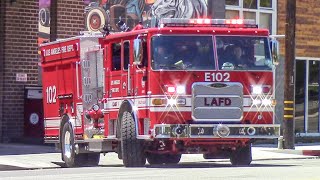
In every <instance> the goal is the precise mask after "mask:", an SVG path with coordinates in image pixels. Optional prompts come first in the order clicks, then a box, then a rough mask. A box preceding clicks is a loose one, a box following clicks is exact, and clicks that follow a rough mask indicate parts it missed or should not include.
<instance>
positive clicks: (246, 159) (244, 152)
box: [230, 143, 252, 166]
mask: <svg viewBox="0 0 320 180" xmlns="http://www.w3.org/2000/svg"><path fill="white" fill-rule="evenodd" d="M230 161H231V164H232V165H234V166H249V165H250V164H251V162H252V152H251V143H250V144H248V145H246V146H244V147H240V148H238V149H237V150H235V151H233V152H232V153H231V157H230Z"/></svg>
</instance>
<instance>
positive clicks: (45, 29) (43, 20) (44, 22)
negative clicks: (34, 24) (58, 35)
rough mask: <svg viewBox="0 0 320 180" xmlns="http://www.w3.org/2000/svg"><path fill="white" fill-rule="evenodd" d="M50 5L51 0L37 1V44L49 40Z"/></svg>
mask: <svg viewBox="0 0 320 180" xmlns="http://www.w3.org/2000/svg"><path fill="white" fill-rule="evenodd" d="M50 4H51V0H39V23H38V24H39V37H38V43H39V44H41V43H43V42H44V41H48V40H49V39H50Z"/></svg>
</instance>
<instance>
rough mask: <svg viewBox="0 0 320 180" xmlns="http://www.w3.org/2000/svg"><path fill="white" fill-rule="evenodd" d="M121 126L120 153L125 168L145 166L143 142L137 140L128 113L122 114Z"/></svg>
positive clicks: (133, 125)
mask: <svg viewBox="0 0 320 180" xmlns="http://www.w3.org/2000/svg"><path fill="white" fill-rule="evenodd" d="M121 122H122V125H121V151H122V159H123V164H124V166H126V167H141V166H144V165H145V164H146V157H145V154H144V146H143V141H142V140H139V139H137V136H136V131H137V130H136V126H135V121H134V119H133V117H132V115H131V113H130V112H127V111H126V112H124V113H123V116H122V121H121Z"/></svg>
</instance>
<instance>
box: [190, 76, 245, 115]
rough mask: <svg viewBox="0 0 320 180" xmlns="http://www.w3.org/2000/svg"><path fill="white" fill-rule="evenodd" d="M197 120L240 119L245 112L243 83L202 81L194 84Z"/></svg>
mask: <svg viewBox="0 0 320 180" xmlns="http://www.w3.org/2000/svg"><path fill="white" fill-rule="evenodd" d="M192 102H193V103H192V118H193V120H195V121H240V120H241V118H242V113H243V86H242V84H241V83H230V82H227V83H217V82H211V83H208V82H200V83H194V84H193V86H192Z"/></svg>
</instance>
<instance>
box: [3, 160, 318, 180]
mask: <svg viewBox="0 0 320 180" xmlns="http://www.w3.org/2000/svg"><path fill="white" fill-rule="evenodd" d="M319 163H320V159H317V158H312V159H281V160H257V161H253V163H252V165H251V166H250V167H233V166H231V164H230V163H229V162H228V161H223V160H218V161H211V160H210V161H207V160H202V161H197V162H182V163H180V164H178V165H172V166H150V165H146V166H145V167H143V168H125V167H123V166H122V165H121V164H118V163H115V164H109V165H100V166H99V167H90V168H52V169H51V168H50V169H37V170H15V171H2V172H0V177H1V178H0V179H11V180H29V179H30V180H37V179H39V180H40V179H41V180H43V179H44V180H51V179H52V180H57V179H68V180H69V179H77V180H80V179H85V180H89V179H94V180H97V179H112V180H114V179H130V180H135V179H136V180H138V179H139V180H143V179H146V180H147V179H148V180H156V179H164V180H168V179H174V180H179V179H201V180H203V179H224V180H226V179H246V180H250V179H255V180H256V179H273V180H274V179H290V180H295V179H297V180H298V179H299V180H304V179H308V180H309V179H311V180H313V179H314V180H316V179H320V173H319V172H320V166H319Z"/></svg>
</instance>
